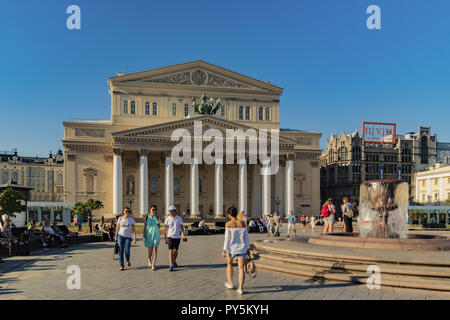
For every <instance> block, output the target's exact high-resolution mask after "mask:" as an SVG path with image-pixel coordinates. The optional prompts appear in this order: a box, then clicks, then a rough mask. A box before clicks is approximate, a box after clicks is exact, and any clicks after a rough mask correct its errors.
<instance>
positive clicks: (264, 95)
mask: <svg viewBox="0 0 450 320" xmlns="http://www.w3.org/2000/svg"><path fill="white" fill-rule="evenodd" d="M108 85H109V93H110V95H111V119H110V120H104V121H66V122H64V123H63V127H64V140H63V141H62V144H63V146H64V150H65V153H64V159H65V168H64V170H65V179H64V190H65V201H66V202H76V201H80V200H81V201H84V200H87V199H88V198H95V199H99V200H101V201H103V203H104V205H105V207H104V209H103V210H101V211H99V212H98V215H99V216H100V215H103V216H111V215H113V214H114V215H117V214H120V212H121V210H122V208H123V207H124V206H129V207H131V208H132V210H133V212H134V215H135V216H137V215H141V214H144V213H146V212H147V209H148V206H149V205H150V204H156V205H157V206H158V209H159V213H160V214H163V213H165V212H166V210H167V208H168V206H169V205H172V204H173V205H175V206H176V207H177V208H178V210H179V211H180V213H182V212H185V213H186V214H188V215H190V216H191V217H198V218H200V217H201V218H218V219H223V217H224V215H225V210H226V208H228V207H230V206H236V207H238V209H242V210H246V211H247V213H248V215H249V216H260V215H261V214H267V213H270V212H273V211H274V210H276V209H278V210H279V211H280V213H281V214H282V215H285V214H286V213H287V212H288V211H289V210H294V211H296V212H299V211H302V213H305V214H310V213H312V212H314V213H318V212H319V211H320V186H319V167H320V166H319V158H320V154H321V150H320V148H319V139H320V136H321V134H320V133H317V132H305V131H299V130H280V120H279V113H280V96H281V94H282V92H283V89H282V88H280V87H277V86H275V85H273V84H271V83H270V82H267V81H259V80H256V79H253V78H251V77H248V76H245V75H242V74H239V73H236V72H233V71H230V70H227V69H224V68H221V67H218V66H216V65H213V64H210V63H206V62H204V61H193V62H188V63H183V64H179V65H172V66H169V67H164V68H158V69H153V70H149V71H143V72H136V73H131V74H124V73H122V72H120V73H118V75H117V76H116V77H112V78H110V79H109V80H108ZM203 93H204V94H206V96H207V97H212V98H214V99H217V98H220V99H221V102H222V104H223V107H222V108H221V110H219V111H218V113H217V114H216V115H215V116H212V115H194V110H193V107H192V98H194V97H195V98H196V99H197V101H199V100H200V97H201V95H202V94H203ZM198 123H201V125H202V130H203V131H202V132H203V133H205V132H206V131H207V130H209V129H215V130H216V131H215V132H219V134H220V135H221V136H222V137H223V138H219V137H216V138H217V141H219V142H223V143H226V141H227V139H226V138H225V137H226V134H227V130H233V131H234V132H238V131H239V130H241V132H247V133H248V132H250V131H251V130H252V129H254V131H255V132H256V138H257V139H260V138H263V137H264V134H263V133H262V132H263V131H260V130H259V129H267V133H268V136H269V138H270V139H271V138H272V137H275V136H276V133H273V132H272V131H271V130H272V129H274V130H275V132H277V133H278V134H279V140H278V144H277V149H279V155H278V158H277V159H278V161H279V164H280V168H279V170H278V171H277V173H276V174H273V175H261V169H263V170H268V165H267V164H266V163H265V162H264V161H261V159H260V158H258V159H257V163H253V161H252V160H251V159H250V156H249V154H248V152H246V153H245V157H244V159H243V158H239V159H238V152H237V151H238V150H237V149H236V148H237V146H234V147H233V149H232V150H233V153H234V154H232V156H233V157H234V159H235V160H236V161H234V163H232V164H230V163H227V162H228V161H225V158H226V156H225V150H224V154H223V157H222V158H220V157H218V156H216V160H215V162H214V163H211V164H207V163H205V162H204V161H201V156H200V160H199V157H198V154H197V155H191V159H190V162H188V163H181V164H177V163H175V162H176V161H175V159H173V157H172V149H173V148H174V146H175V145H177V143H178V142H176V141H172V139H171V136H172V134H173V133H174V131H176V130H184V131H183V132H185V133H186V136H191V135H193V134H194V129H195V126H196V124H198ZM249 130H250V131H249ZM214 141H216V140H214ZM269 141H271V140H269ZM201 143H203V147H204V148H205V147H206V146H208V145H209V143H206V142H205V141H203V142H201ZM249 143H250V140H248V139H247V140H246V142H245V146H246V149H245V150H247V149H248V148H249ZM261 147H263V145H262V144H261V143H260V140H258V148H259V150H260V148H261ZM267 149H269V150H270V142H268V146H267ZM227 156H228V154H227Z"/></svg>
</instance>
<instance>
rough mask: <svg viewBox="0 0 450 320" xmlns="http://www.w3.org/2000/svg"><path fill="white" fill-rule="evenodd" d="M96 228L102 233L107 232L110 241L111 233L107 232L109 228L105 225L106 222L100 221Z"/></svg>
mask: <svg viewBox="0 0 450 320" xmlns="http://www.w3.org/2000/svg"><path fill="white" fill-rule="evenodd" d="M98 230H99V231H101V232H102V233H105V234H107V235H108V239H109V241H111V234H110V232H109V228H108V226H107V225H106V223H104V222H103V221H101V222H100V223H99V224H98Z"/></svg>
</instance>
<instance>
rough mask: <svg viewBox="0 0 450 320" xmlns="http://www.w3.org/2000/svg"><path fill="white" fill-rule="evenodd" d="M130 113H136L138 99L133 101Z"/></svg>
mask: <svg viewBox="0 0 450 320" xmlns="http://www.w3.org/2000/svg"><path fill="white" fill-rule="evenodd" d="M130 113H131V114H136V101H131V105H130Z"/></svg>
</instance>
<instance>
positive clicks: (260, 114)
mask: <svg viewBox="0 0 450 320" xmlns="http://www.w3.org/2000/svg"><path fill="white" fill-rule="evenodd" d="M263 112H264V111H263V107H259V111H258V120H264V118H263V117H264V115H263Z"/></svg>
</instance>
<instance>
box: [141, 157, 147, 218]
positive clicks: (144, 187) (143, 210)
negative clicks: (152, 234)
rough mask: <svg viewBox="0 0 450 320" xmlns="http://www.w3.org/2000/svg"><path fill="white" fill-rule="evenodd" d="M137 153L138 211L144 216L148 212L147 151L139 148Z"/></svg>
mask: <svg viewBox="0 0 450 320" xmlns="http://www.w3.org/2000/svg"><path fill="white" fill-rule="evenodd" d="M139 153H140V161H139V177H140V179H139V211H140V215H141V216H145V215H146V214H147V213H148V157H147V154H148V151H147V150H140V151H139Z"/></svg>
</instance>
